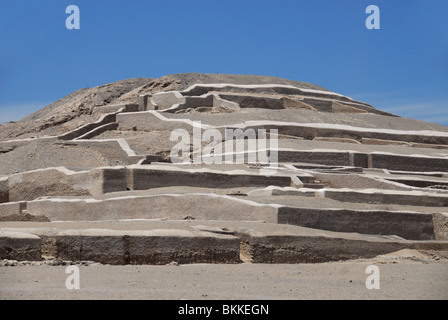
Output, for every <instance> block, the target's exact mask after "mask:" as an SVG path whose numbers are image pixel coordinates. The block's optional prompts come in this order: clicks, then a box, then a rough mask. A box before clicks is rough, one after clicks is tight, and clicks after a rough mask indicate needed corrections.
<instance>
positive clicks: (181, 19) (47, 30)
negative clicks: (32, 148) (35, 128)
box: [0, 0, 448, 125]
mask: <svg viewBox="0 0 448 320" xmlns="http://www.w3.org/2000/svg"><path fill="white" fill-rule="evenodd" d="M71 4H74V5H77V6H78V7H79V9H80V11H81V29H80V30H67V29H66V27H65V20H66V18H67V17H68V14H66V13H65V9H66V7H67V6H68V5H71ZM371 4H374V5H377V6H378V7H379V8H380V10H381V29H380V30H368V29H367V28H366V27H365V20H366V19H367V17H368V15H367V14H366V13H365V11H366V8H367V6H368V5H371ZM447 15H448V1H447V0H431V1H424V0H369V1H364V0H325V1H324V0H313V1H303V0H277V1H273V0H256V1H255V0H238V1H236V0H225V1H217V0H207V1H205V0H190V1H185V0H171V1H153V0H146V1H142V0H127V1H123V0H122V1H117V0H111V1H106V0H94V1H93V0H69V1H65V0H44V1H36V0H15V1H12V0H3V1H2V2H1V7H0V123H1V122H5V121H10V120H18V119H20V118H22V117H23V116H25V115H27V114H29V113H31V112H33V111H35V110H37V109H40V108H42V107H44V106H45V105H47V104H50V103H52V102H54V101H56V100H58V99H60V98H62V97H63V96H65V95H67V94H69V93H71V92H73V91H75V90H77V89H80V88H85V87H93V86H97V85H102V84H106V83H110V82H114V81H117V80H121V79H125V78H133V77H151V78H152V77H160V76H163V75H166V74H171V73H183V72H202V73H216V72H219V73H230V74H259V75H270V76H277V77H282V78H288V79H294V80H299V81H307V82H313V83H316V84H318V85H321V86H323V87H325V88H328V89H330V90H333V91H336V92H339V93H342V94H345V95H348V96H350V97H352V98H355V99H358V100H362V101H365V102H368V103H370V104H372V105H373V106H375V107H377V108H379V109H383V110H387V111H390V112H393V113H397V114H399V115H402V116H406V117H411V118H416V119H421V120H426V121H431V122H438V123H442V124H446V125H448V20H447V18H446V17H447Z"/></svg>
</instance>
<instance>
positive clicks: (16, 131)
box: [0, 73, 328, 141]
mask: <svg viewBox="0 0 448 320" xmlns="http://www.w3.org/2000/svg"><path fill="white" fill-rule="evenodd" d="M196 83H204V84H206V83H234V84H283V85H294V86H297V87H300V88H305V89H316V90H325V91H328V90H326V89H324V88H322V87H320V86H317V85H314V84H311V83H306V82H299V81H293V80H286V79H281V78H276V77H268V76H252V75H216V74H199V73H186V74H174V75H167V76H164V77H161V78H159V79H153V78H132V79H126V80H121V81H118V82H114V83H109V84H105V85H102V86H98V87H94V88H84V89H80V90H77V91H75V92H73V93H71V94H70V95H68V96H66V97H64V98H62V99H60V100H58V101H57V102H55V103H53V104H51V105H49V106H47V107H45V108H43V109H42V110H39V111H37V112H35V113H33V114H31V115H29V116H27V117H25V118H24V119H22V120H21V121H17V122H12V123H6V124H3V125H0V141H6V140H13V139H23V138H31V137H42V136H55V135H60V134H63V133H65V132H68V131H70V130H73V129H76V128H78V127H80V126H82V125H84V124H86V123H89V122H94V121H96V120H97V119H98V117H99V116H98V115H97V116H96V117H95V116H93V115H92V112H93V109H94V108H95V107H99V106H105V105H108V104H126V103H136V102H137V98H138V96H140V95H143V94H153V93H156V92H161V91H171V90H184V89H187V88H188V87H190V86H191V85H193V84H196Z"/></svg>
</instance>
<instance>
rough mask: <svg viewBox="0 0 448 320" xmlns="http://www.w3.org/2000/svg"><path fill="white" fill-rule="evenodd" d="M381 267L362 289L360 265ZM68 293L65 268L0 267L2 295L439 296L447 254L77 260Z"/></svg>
mask: <svg viewBox="0 0 448 320" xmlns="http://www.w3.org/2000/svg"><path fill="white" fill-rule="evenodd" d="M370 265H376V266H377V267H378V268H379V270H380V289H379V290H368V289H367V287H366V280H367V278H368V276H369V274H367V273H366V269H367V267H368V266H370ZM79 268H80V285H81V288H80V290H74V291H70V290H68V289H67V288H66V285H65V282H66V279H67V277H68V276H69V275H67V274H66V273H65V271H66V266H48V265H42V266H15V267H0V299H2V300H21V299H31V300H46V299H57V300H60V299H61V300H85V299H89V300H91V299H94V300H99V299H100V300H104V299H105V300H109V299H113V300H122V299H132V300H139V299H145V300H182V299H186V300H309V299H312V300H326V299H329V300H340V299H342V300H346V299H347V300H360V299H361V300H366V299H367V300H370V299H372V300H391V299H398V300H408V299H413V300H415V299H417V300H445V299H448V260H447V259H446V258H444V257H442V258H440V257H435V258H434V257H430V256H428V255H422V254H421V253H419V252H416V251H409V250H405V251H404V252H401V253H399V254H395V255H394V254H392V255H387V256H379V257H377V258H375V259H370V260H355V261H346V262H333V263H324V264H298V265H260V264H240V265H203V264H197V265H180V266H178V265H167V266H117V267H116V266H107V265H98V264H92V265H88V266H80V267H79Z"/></svg>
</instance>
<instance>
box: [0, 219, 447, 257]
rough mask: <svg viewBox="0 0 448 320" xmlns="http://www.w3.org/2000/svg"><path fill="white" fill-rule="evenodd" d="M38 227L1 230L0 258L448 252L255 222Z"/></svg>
mask: <svg viewBox="0 0 448 320" xmlns="http://www.w3.org/2000/svg"><path fill="white" fill-rule="evenodd" d="M38 226H39V227H38V228H30V227H29V224H22V225H16V226H15V227H10V228H1V229H0V259H8V260H18V261H25V260H31V261H35V260H40V259H41V258H42V257H45V258H56V259H60V260H65V261H73V262H80V261H92V262H99V263H103V264H111V265H129V264H130V265H165V264H169V263H171V262H177V263H179V264H192V263H212V264H218V263H219V264H224V263H225V264H232V263H241V262H242V261H245V262H251V263H322V262H330V261H341V260H348V259H358V258H366V259H367V258H374V257H376V256H378V255H383V254H388V253H391V252H395V251H398V250H402V249H418V250H441V251H448V241H408V240H403V239H400V238H398V237H393V236H370V235H359V234H349V233H339V232H331V231H321V230H315V229H309V228H303V227H297V226H287V225H275V224H262V223H254V222H238V223H235V222H216V221H215V222H214V221H196V222H192V221H189V222H175V221H141V220H140V221H126V222H117V221H115V222H107V223H106V222H105V223H102V224H98V223H75V222H66V223H62V222H60V223H52V224H42V223H41V224H38ZM45 226H46V227H45ZM128 228H129V229H128ZM27 250H28V251H27Z"/></svg>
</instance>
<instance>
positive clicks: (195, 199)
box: [0, 188, 446, 240]
mask: <svg viewBox="0 0 448 320" xmlns="http://www.w3.org/2000/svg"><path fill="white" fill-rule="evenodd" d="M276 192H279V193H278V194H277V193H276ZM316 193H319V194H320V191H316V190H315V189H304V188H302V189H294V188H287V189H276V188H268V189H263V190H257V191H252V192H248V193H247V195H248V197H236V196H223V195H215V194H200V193H196V194H192V193H186V194H150V195H139V196H136V195H134V196H126V195H125V194H121V195H120V196H118V195H117V196H116V198H106V199H101V200H100V199H94V198H85V199H63V198H47V199H40V200H36V201H30V202H28V203H27V206H26V208H27V209H26V213H27V214H28V216H27V219H28V220H31V221H33V220H34V221H38V220H40V221H45V220H47V221H52V222H55V221H98V222H100V221H113V220H123V219H165V220H177V221H182V220H193V221H194V220H206V221H263V222H267V223H273V224H277V223H278V224H290V225H297V226H304V227H309V228H316V229H323V230H330V231H337V232H354V233H362V234H377V235H397V236H400V237H402V238H405V239H413V240H431V239H435V229H441V230H442V229H446V227H443V226H442V225H440V226H439V225H437V226H435V225H434V222H433V214H431V213H422V212H415V211H409V210H407V211H405V210H403V211H398V210H396V211H391V210H384V209H382V208H377V209H374V210H360V209H350V208H347V207H346V208H341V207H340V206H337V202H336V201H335V202H334V203H335V207H328V208H325V207H322V208H312V207H305V206H304V205H302V206H300V207H299V206H297V207H295V206H291V205H280V204H260V203H258V202H256V199H257V198H262V199H265V198H266V197H270V196H272V195H274V196H275V195H281V196H283V197H285V196H289V197H302V198H304V199H306V197H315V195H316ZM309 201H319V199H318V198H317V199H316V200H313V199H310V200H309ZM309 201H308V202H309ZM272 202H274V203H275V199H272ZM310 204H311V203H310ZM2 206H11V210H12V209H13V208H15V210H17V211H19V209H20V206H19V205H15V206H14V207H12V204H8V205H0V209H1V208H2ZM17 215H18V217H17V218H14V217H10V219H9V220H8V221H14V220H19V219H18V218H20V212H17ZM0 220H2V219H0ZM3 220H5V219H3ZM442 231H443V230H442Z"/></svg>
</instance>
